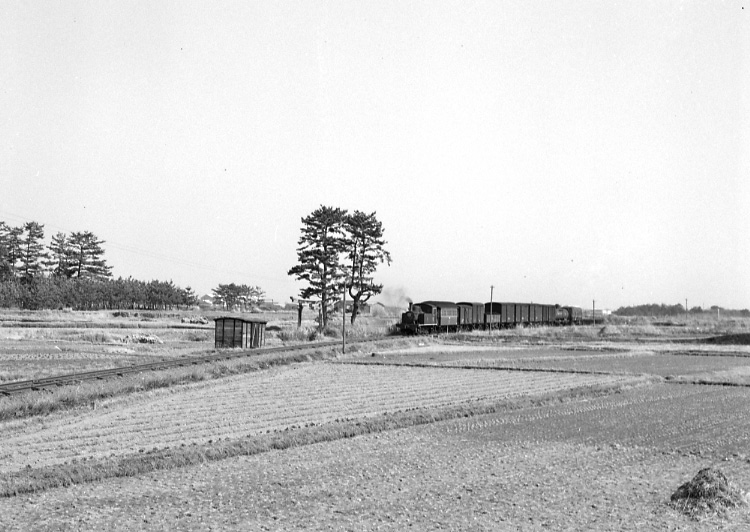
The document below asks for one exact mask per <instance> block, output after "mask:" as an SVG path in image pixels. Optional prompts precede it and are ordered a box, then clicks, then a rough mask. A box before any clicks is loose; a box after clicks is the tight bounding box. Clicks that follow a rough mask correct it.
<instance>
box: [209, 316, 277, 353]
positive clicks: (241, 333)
mask: <svg viewBox="0 0 750 532" xmlns="http://www.w3.org/2000/svg"><path fill="white" fill-rule="evenodd" d="M214 321H215V322H216V329H215V333H214V339H215V346H216V347H217V348H219V347H240V348H242V349H248V348H252V347H261V346H262V345H265V343H266V322H265V321H263V320H255V319H254V320H248V319H245V318H232V317H222V318H214Z"/></svg>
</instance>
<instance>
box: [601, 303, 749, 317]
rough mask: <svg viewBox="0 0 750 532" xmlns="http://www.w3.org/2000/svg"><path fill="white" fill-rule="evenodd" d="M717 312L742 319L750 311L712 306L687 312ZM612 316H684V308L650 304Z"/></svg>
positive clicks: (617, 312) (620, 309) (636, 306)
mask: <svg viewBox="0 0 750 532" xmlns="http://www.w3.org/2000/svg"><path fill="white" fill-rule="evenodd" d="M717 311H719V312H720V314H721V315H722V316H733V317H743V318H748V317H750V310H748V309H742V310H733V309H724V308H721V307H718V306H716V305H714V306H712V307H711V308H710V309H704V308H702V307H700V306H697V307H692V308H691V309H690V310H689V311H688V312H689V314H693V315H696V314H704V313H709V314H711V313H713V314H716V312H717ZM612 314H616V315H617V316H684V315H685V307H684V306H683V305H681V304H679V303H678V304H676V305H665V304H664V303H662V304H660V305H657V304H654V303H652V304H647V305H634V306H630V307H620V308H618V309H617V310H615V311H614V312H613V313H612Z"/></svg>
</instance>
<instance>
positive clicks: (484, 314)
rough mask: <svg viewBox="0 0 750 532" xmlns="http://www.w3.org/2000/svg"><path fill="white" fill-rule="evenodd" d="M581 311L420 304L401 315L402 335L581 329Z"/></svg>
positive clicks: (526, 306) (554, 307) (517, 305)
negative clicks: (531, 328)
mask: <svg viewBox="0 0 750 532" xmlns="http://www.w3.org/2000/svg"><path fill="white" fill-rule="evenodd" d="M582 322H583V310H582V309H581V308H580V307H561V306H559V305H542V304H538V303H502V302H492V303H476V302H460V303H452V302H450V301H423V302H422V303H412V304H411V305H410V307H409V309H408V310H407V311H406V312H404V313H403V314H401V323H400V324H399V327H400V329H401V332H402V333H411V334H421V333H433V332H450V331H459V330H472V329H489V328H507V327H517V326H526V325H529V326H532V325H580V324H581V323H582Z"/></svg>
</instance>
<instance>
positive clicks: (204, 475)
mask: <svg viewBox="0 0 750 532" xmlns="http://www.w3.org/2000/svg"><path fill="white" fill-rule="evenodd" d="M555 342H556V344H555V345H554V346H541V347H540V346H530V345H524V346H518V345H515V346H514V345H504V346H497V345H492V346H481V347H480V348H479V349H474V348H473V347H471V346H460V345H439V344H440V342H439V341H436V342H432V341H428V342H427V343H426V344H425V345H423V346H418V345H417V346H415V348H413V349H410V350H409V351H406V350H405V349H400V350H395V351H393V352H385V351H384V352H375V356H370V354H369V353H368V354H366V355H367V356H365V355H364V354H362V353H360V354H359V355H354V356H352V357H351V360H350V362H354V363H356V364H345V363H301V364H298V365H296V366H292V367H283V368H275V369H271V370H266V371H262V372H258V373H253V374H246V375H236V376H232V377H228V378H224V379H220V380H216V381H210V382H200V383H195V384H189V385H180V386H174V387H172V388H169V389H161V390H157V391H152V392H147V393H140V394H135V395H129V396H122V397H117V398H114V399H111V400H107V401H103V402H101V403H98V404H92V405H89V406H87V407H86V408H81V409H77V410H70V411H67V412H66V411H63V412H57V413H54V414H51V415H49V416H42V417H35V418H29V419H21V420H16V421H7V422H2V423H0V475H2V474H8V473H13V472H18V471H20V470H23V469H25V468H26V467H27V466H28V467H31V468H43V467H44V466H47V465H51V464H52V465H54V464H60V463H65V462H68V463H72V462H73V461H80V460H84V459H87V458H96V459H107V457H108V456H127V455H131V454H136V453H140V452H142V451H148V450H150V449H151V448H154V447H156V448H163V447H170V446H173V447H174V446H179V445H183V444H190V443H191V442H194V443H199V444H205V443H206V442H208V441H209V440H212V439H213V440H216V439H220V438H242V437H243V435H252V434H260V433H262V432H268V431H287V430H288V431H292V432H293V431H295V430H297V429H298V428H299V427H302V426H304V425H305V424H308V423H315V424H316V425H319V426H322V427H325V426H326V424H332V423H335V422H336V419H338V418H342V417H344V418H347V419H354V420H360V419H365V418H366V417H367V416H371V415H380V414H383V413H385V412H394V411H399V410H408V409H440V408H442V407H445V406H447V405H455V404H462V403H466V402H469V403H470V402H472V401H499V400H502V399H503V398H507V397H518V396H529V395H532V396H533V395H535V394H543V393H550V392H551V393H564V391H565V390H570V389H571V388H573V387H578V386H598V385H600V384H606V383H613V382H634V383H636V382H637V383H638V384H639V385H638V386H633V387H632V388H628V389H624V390H622V391H620V392H619V393H614V394H609V395H604V396H597V397H593V396H592V397H590V398H588V399H577V400H570V401H567V402H564V403H560V404H547V405H546V406H540V407H526V408H522V409H516V410H508V411H502V412H496V413H493V414H486V415H476V416H472V417H462V418H459V419H454V420H450V421H443V422H438V423H432V424H429V425H421V426H416V427H412V428H407V429H400V430H391V431H386V432H380V433H375V434H370V435H364V436H358V437H355V438H346V439H340V440H336V441H330V442H327V443H318V444H313V445H307V446H303V447H296V448H290V449H286V450H283V451H271V452H265V453H261V454H258V455H255V456H250V457H235V458H229V459H225V460H221V461H218V462H206V463H204V464H203V465H200V466H190V467H184V468H179V469H173V470H167V471H157V472H153V473H147V474H142V475H140V476H137V477H134V478H114V479H107V480H102V481H99V482H92V483H87V484H81V485H74V486H71V487H68V488H60V489H48V490H46V491H43V492H40V493H36V494H31V495H19V496H15V497H9V498H0V530H11V531H15V530H18V531H25V530H42V531H43V530H55V531H56V530H107V529H108V530H113V531H118V530H166V529H177V530H357V531H359V530H404V529H413V530H488V531H489V530H492V531H495V530H500V531H504V530H509V531H510V530H513V531H515V530H522V531H526V530H528V531H540V530H571V531H572V530H576V531H578V530H590V531H601V530H618V531H619V530H625V531H628V530H632V531H635V530H674V531H677V530H679V531H683V530H684V531H697V530H733V531H740V530H750V515H749V514H748V511H747V509H746V508H745V509H742V510H737V511H730V512H728V513H727V515H726V516H723V517H722V516H717V515H714V516H706V517H703V516H700V515H697V516H695V518H691V517H689V516H687V515H685V514H684V513H682V512H680V511H679V510H678V509H675V508H674V507H673V506H671V505H670V496H671V495H672V493H674V492H675V490H676V489H677V488H678V487H679V486H681V485H683V484H684V483H685V482H687V481H689V480H690V479H692V478H693V477H694V476H695V475H696V473H697V472H698V471H700V470H702V469H704V468H706V467H720V468H721V469H722V471H724V472H725V473H726V475H727V477H728V478H729V480H730V481H732V482H733V483H734V484H735V485H736V486H737V487H738V489H739V490H740V491H741V493H742V496H743V497H747V495H746V492H747V490H749V489H750V450H749V449H750V417H748V416H747V415H746V413H747V412H748V411H749V410H750V388H748V387H727V386H713V385H712V386H707V385H696V384H685V383H679V382H676V381H678V380H679V379H680V378H686V379H687V378H694V377H696V376H698V375H710V376H712V378H714V380H715V381H716V382H718V383H724V384H727V383H732V382H734V381H736V380H737V379H739V380H742V378H744V377H743V375H744V376H747V375H748V373H747V368H748V367H750V364H746V362H748V361H750V359H748V358H747V357H746V355H747V354H750V351H748V350H749V349H750V347H748V346H743V345H736V344H731V345H712V344H705V343H704V344H698V343H693V344H680V345H677V344H674V343H659V342H653V343H634V342H620V341H615V342H602V341H599V340H596V341H592V342H588V343H581V342H580V341H578V340H577V341H576V342H575V343H565V342H561V341H558V340H557V339H556V340H555ZM18 345H21V346H22V345H24V344H23V343H20V344H18ZM117 347H120V346H117ZM126 348H127V349H133V352H132V353H128V352H120V353H118V352H113V353H110V354H109V355H112V356H115V357H119V356H130V355H137V354H147V355H150V354H153V355H155V356H156V355H157V354H158V353H159V349H153V350H149V349H146V348H145V347H142V348H133V347H131V346H128V347H126ZM141 349H143V351H141ZM21 351H22V350H21V349H17V350H16V351H14V352H11V353H8V354H9V356H16V357H18V356H19V355H24V353H21ZM688 352H689V353H690V354H687V353H688ZM0 353H2V349H0ZM97 353H98V355H103V356H102V358H98V356H94V355H97ZM696 353H698V354H700V355H705V356H694V355H695V354H696ZM90 354H91V355H92V356H91V358H90V360H91V361H92V362H98V361H99V360H104V359H106V358H107V356H109V355H108V354H107V353H106V352H102V351H98V350H97V351H96V352H93V351H92V352H90ZM37 355H38V356H37ZM37 355H35V356H28V357H27V358H28V360H29V362H31V361H33V363H35V364H43V363H44V362H46V361H49V362H51V363H52V362H53V361H55V360H57V359H56V358H55V357H56V354H55V353H54V352H53V351H52V350H49V349H48V350H47V351H40V352H39V353H38V354H37ZM726 355H731V356H726ZM738 355H739V356H738ZM365 361H374V362H376V363H377V364H383V363H386V364H388V365H386V366H383V365H377V366H367V365H363V364H361V363H362V362H365ZM340 362H346V361H345V360H344V359H342V360H340ZM410 363H411V364H414V363H416V364H419V365H425V364H426V365H428V366H429V365H435V366H439V367H409V366H408V364H410ZM500 363H503V364H505V363H508V364H515V367H516V369H523V370H524V371H504V370H501V369H497V367H496V366H497V364H500ZM405 364H406V365H405ZM472 365H473V367H471V366H472ZM443 366H453V367H443ZM547 367H549V368H552V369H555V370H557V371H558V372H554V373H553V372H544V371H535V370H540V369H544V368H547ZM592 369H595V370H596V371H597V372H599V373H602V374H595V375H593V374H592V375H587V374H582V373H576V371H587V370H592ZM622 373H634V374H647V375H653V376H654V377H649V378H648V379H649V381H648V382H651V383H650V384H648V383H646V382H647V381H646V380H644V379H643V378H641V379H635V378H634V377H628V376H623V375H622ZM665 375H669V376H670V377H674V376H677V378H671V379H670V380H669V381H668V382H665V379H663V378H662V377H664V376H665ZM735 384H736V382H735Z"/></svg>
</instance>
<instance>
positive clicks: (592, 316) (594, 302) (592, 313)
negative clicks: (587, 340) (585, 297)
mask: <svg viewBox="0 0 750 532" xmlns="http://www.w3.org/2000/svg"><path fill="white" fill-rule="evenodd" d="M591 319H592V320H594V325H596V299H594V300H593V302H592V303H591Z"/></svg>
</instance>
